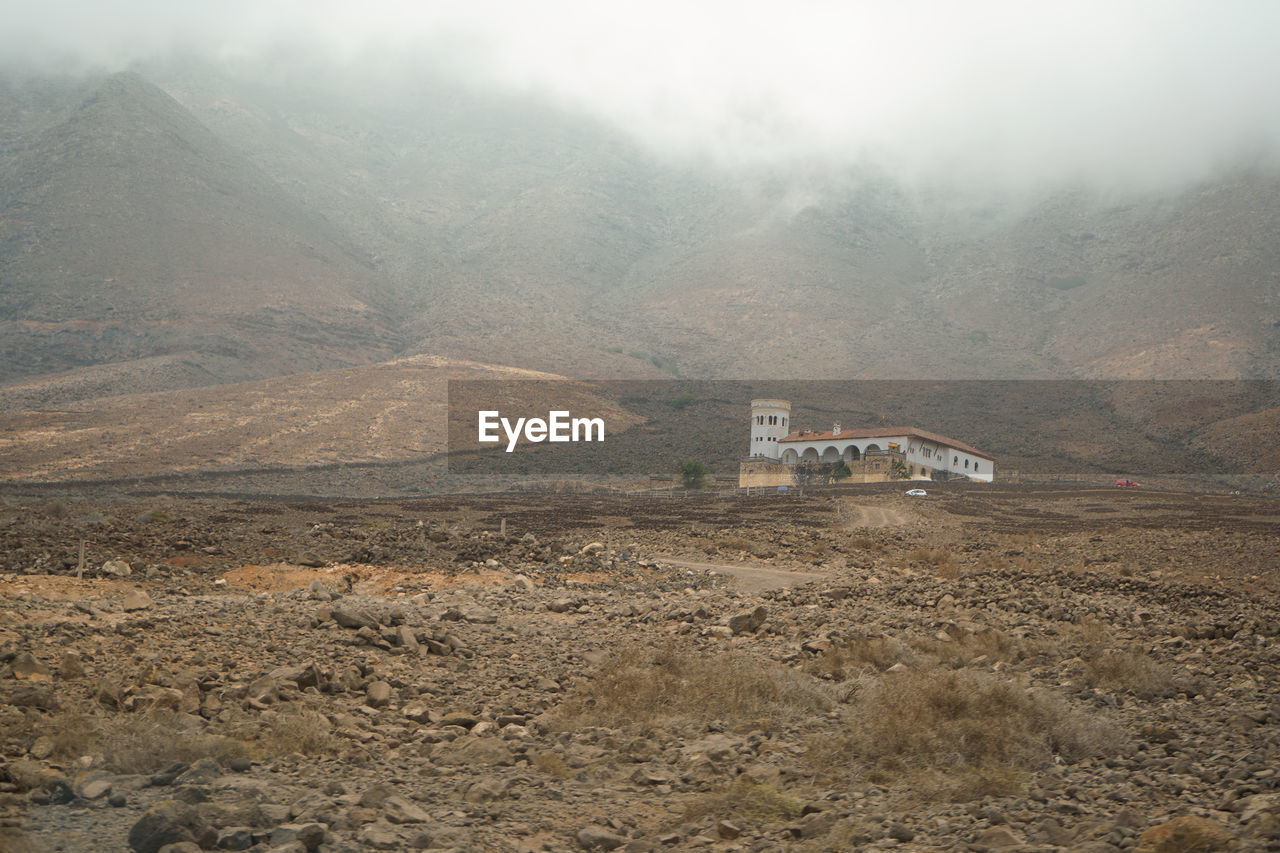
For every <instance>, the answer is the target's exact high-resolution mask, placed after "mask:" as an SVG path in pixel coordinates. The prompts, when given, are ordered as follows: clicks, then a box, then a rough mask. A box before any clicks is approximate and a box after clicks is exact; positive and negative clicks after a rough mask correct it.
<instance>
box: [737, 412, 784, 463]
mask: <svg viewBox="0 0 1280 853" xmlns="http://www.w3.org/2000/svg"><path fill="white" fill-rule="evenodd" d="M790 432H791V402H790V401H788V400H752V401H751V450H750V451H749V452H748V454H747V455H748V456H764V457H767V458H769V459H780V458H782V448H781V447H779V446H778V442H779V441H780V440H781V439H783V438H786V436H787V434H788V433H790Z"/></svg>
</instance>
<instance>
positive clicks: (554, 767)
mask: <svg viewBox="0 0 1280 853" xmlns="http://www.w3.org/2000/svg"><path fill="white" fill-rule="evenodd" d="M529 763H530V764H532V765H533V766H534V767H536V768H537V769H538V770H541V771H542V772H543V773H546V774H547V775H548V776H554V777H556V778H557V779H568V778H569V777H570V776H572V775H573V768H571V767H570V766H569V764H568V763H567V762H566V761H565V760H564V759H563V758H561V757H560V756H558V755H556V754H555V753H554V752H552V751H551V750H549V749H546V750H537V751H531V752H530V753H529Z"/></svg>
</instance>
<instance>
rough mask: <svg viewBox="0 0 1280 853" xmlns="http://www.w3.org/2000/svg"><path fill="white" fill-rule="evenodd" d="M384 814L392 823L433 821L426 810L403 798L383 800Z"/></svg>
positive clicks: (396, 797)
mask: <svg viewBox="0 0 1280 853" xmlns="http://www.w3.org/2000/svg"><path fill="white" fill-rule="evenodd" d="M382 813H383V816H384V817H386V819H387V820H388V821H390V822H391V823H426V822H427V821H429V820H431V815H429V814H428V813H427V811H426V809H424V808H422V807H421V806H419V805H418V804H417V803H415V802H413V801H412V800H409V799H406V798H405V797H401V796H390V797H387V798H386V799H385V800H383V802H382Z"/></svg>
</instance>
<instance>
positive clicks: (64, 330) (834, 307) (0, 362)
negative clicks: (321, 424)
mask: <svg viewBox="0 0 1280 853" xmlns="http://www.w3.org/2000/svg"><path fill="white" fill-rule="evenodd" d="M1277 233H1280V174H1278V173H1277V172H1276V170H1274V169H1268V168H1264V167H1263V166H1262V165H1255V166H1253V167H1248V168H1245V167H1241V168H1239V169H1237V170H1235V171H1230V172H1224V173H1222V174H1221V175H1219V176H1218V177H1217V178H1215V179H1213V180H1211V181H1205V182H1202V183H1200V184H1197V185H1194V186H1190V185H1188V186H1183V187H1181V188H1180V189H1176V190H1168V191H1166V192H1164V193H1160V194H1157V193H1147V194H1137V193H1129V194H1122V193H1119V192H1113V193H1104V192H1100V191H1098V190H1096V189H1087V188H1083V187H1081V188H1065V189H1058V190H1055V191H1052V192H1049V191H1045V192H1041V193H1039V194H1027V195H1024V196H1022V197H1019V198H1009V199H1005V200H1000V199H996V198H995V197H991V198H988V199H983V200H981V201H980V202H979V201H975V200H974V199H971V198H959V197H953V196H947V195H946V194H945V193H944V192H943V191H942V190H941V189H939V188H928V187H921V186H915V187H908V186H905V185H902V184H900V183H898V182H896V181H895V180H893V179H892V178H891V177H889V176H888V175H885V174H883V173H879V172H877V171H875V170H874V169H871V168H869V167H860V168H853V167H841V168H834V167H832V168H828V167H824V166H820V165H812V164H811V165H809V166H806V167H804V168H797V169H793V170H783V169H780V168H778V169H773V168H767V167H756V168H753V169H745V168H744V169H739V170H736V171H733V170H725V169H716V168H712V167H711V166H709V165H707V164H705V163H699V162H697V161H694V160H691V159H678V158H674V157H667V156H659V155H657V154H655V153H653V152H651V151H648V150H645V149H643V148H642V147H640V145H639V144H638V143H637V142H635V141H634V140H632V139H630V138H628V137H627V136H625V135H624V134H623V133H622V132H621V131H619V130H618V129H616V128H613V127H610V126H609V125H607V124H604V123H602V122H601V121H599V120H597V119H595V118H592V117H590V116H586V115H582V114H579V113H575V112H573V111H572V110H568V109H565V108H563V107H561V106H557V105H554V104H551V103H548V102H546V101H542V100H539V99H538V98H537V97H535V96H532V95H528V94H518V93H517V94H498V93H495V92H486V91H484V90H482V89H480V88H477V87H471V88H467V87H463V86H460V85H457V84H455V83H453V82H450V81H448V80H446V79H444V78H443V77H441V78H420V79H416V80H415V81H414V82H412V83H407V82H406V83H404V84H403V85H400V84H397V85H395V86H375V85H371V84H370V83H369V81H368V80H367V79H365V78H362V77H359V76H358V75H352V76H351V77H350V78H349V79H348V78H345V77H344V78H335V77H332V76H330V77H326V76H324V75H311V76H306V75H296V74H295V75H289V74H283V73H281V74H268V73H257V72H255V73H247V72H237V71H235V70H230V69H228V68H225V67H216V66H213V65H208V64H206V65H197V64H190V63H187V64H176V63H174V64H167V65H153V66H147V67H139V68H138V69H136V70H135V71H133V72H128V73H122V74H116V75H112V76H108V77H101V78H74V79H73V78H65V79H49V78H25V79H19V78H16V77H12V76H9V77H3V76H0V412H3V413H4V416H5V418H6V419H7V420H6V423H9V424H11V425H15V424H21V423H26V424H27V425H28V426H27V427H22V429H23V430H27V432H26V433H24V434H28V435H34V433H32V432H31V431H30V429H35V430H36V432H38V431H39V430H38V429H36V426H38V425H39V424H41V423H43V421H41V419H40V417H32V418H30V419H28V420H27V421H23V420H22V418H23V416H24V413H41V412H43V413H46V414H48V413H56V412H64V411H65V412H70V413H71V414H72V415H74V414H75V413H77V412H93V413H96V414H97V415H101V416H102V417H106V418H116V417H120V416H122V415H121V413H122V412H123V411H126V410H127V405H126V406H125V409H121V408H119V407H118V406H117V402H118V401H121V400H126V399H129V400H136V399H138V395H160V396H150V397H147V405H148V406H149V407H153V408H154V407H159V410H160V412H161V413H163V411H164V410H165V409H166V408H167V407H169V406H170V404H171V402H170V401H171V400H176V399H179V398H178V397H165V396H163V395H165V394H180V393H181V392H183V391H184V390H187V389H195V388H202V387H208V388H213V389H216V388H219V387H221V386H224V385H226V386H228V387H232V386H234V387H236V388H248V387H257V386H254V385H253V383H255V382H259V381H266V380H270V381H269V382H268V384H266V385H263V386H261V387H262V388H265V389H269V393H270V394H272V395H278V396H279V397H281V399H282V408H281V409H280V411H285V412H290V411H293V409H292V408H291V406H290V404H289V398H290V397H291V395H293V394H295V393H296V394H297V395H300V397H299V399H302V398H304V397H305V396H306V394H305V392H304V391H303V388H304V386H305V384H306V383H305V382H304V380H303V379H302V378H301V377H303V376H319V375H324V376H325V377H326V379H325V382H326V383H329V385H328V386H326V387H331V391H326V394H330V393H332V394H333V395H338V396H340V392H339V391H338V390H332V389H340V388H343V387H346V386H348V385H349V390H348V391H347V392H346V393H347V394H348V397H349V399H350V400H351V401H359V400H360V399H361V395H362V393H363V390H364V389H363V384H364V383H365V382H366V381H367V380H368V377H369V376H371V375H373V374H369V373H366V372H365V371H366V370H370V369H372V367H371V366H372V365H377V364H385V363H398V362H399V361H400V360H403V359H413V358H419V357H423V358H427V357H429V358H440V359H444V360H445V361H446V362H448V363H453V362H455V361H465V362H473V363H477V364H482V365H489V366H490V367H489V368H486V369H495V370H496V369H499V368H498V367H495V366H504V365H505V366H514V367H518V368H527V369H533V370H538V371H545V372H549V373H554V374H558V375H563V376H569V377H578V378H628V377H630V378H670V377H672V376H673V375H674V376H679V377H693V378H746V379H753V380H765V379H851V378H859V379H906V378H920V379H931V380H954V379H975V378H989V379H997V378H999V379H1011V378H1058V379H1096V380H1130V379H1172V378H1181V379H1218V380H1221V379H1271V380H1274V379H1276V378H1278V377H1280V243H1278V242H1277V241H1276V240H1275V235H1276V234H1277ZM290 377H294V378H296V384H291V382H290ZM307 381H310V380H307ZM433 387H435V386H433ZM1187 387H1191V386H1187ZM437 390H438V389H437ZM210 393H213V394H215V396H216V394H217V393H218V392H216V391H211V392H210ZM1164 393H1165V392H1163V391H1162V392H1161V394H1164ZM1188 394H1191V392H1188ZM1118 396H1119V397H1120V398H1121V399H1122V400H1125V401H1127V402H1126V405H1127V406H1129V409H1128V410H1127V411H1128V412H1129V414H1126V415H1125V418H1126V423H1129V424H1130V425H1131V426H1132V428H1134V429H1137V430H1139V431H1142V430H1148V431H1149V433H1150V434H1151V435H1152V436H1155V437H1156V439H1158V441H1168V442H1174V443H1175V444H1177V445H1178V446H1179V447H1180V448H1181V450H1179V452H1180V453H1181V452H1183V451H1185V452H1186V453H1188V454H1190V455H1189V456H1187V458H1188V459H1194V458H1195V452H1193V450H1194V448H1195V447H1200V448H1201V449H1202V450H1203V452H1204V453H1206V454H1208V455H1209V456H1213V457H1214V458H1219V459H1221V458H1226V457H1227V456H1230V453H1225V452H1224V451H1223V443H1224V442H1228V441H1231V440H1233V438H1232V437H1236V438H1238V437H1240V436H1242V435H1244V434H1246V433H1248V432H1249V431H1250V430H1255V429H1257V428H1258V426H1259V424H1261V425H1264V426H1265V425H1267V424H1271V423H1272V422H1273V421H1275V417H1274V413H1273V412H1272V411H1271V409H1270V408H1269V407H1271V406H1272V405H1273V403H1274V400H1273V399H1272V398H1271V397H1267V396H1266V395H1264V396H1263V398H1260V399H1259V400H1257V401H1253V402H1250V403H1249V405H1240V406H1231V407H1226V408H1221V409H1220V410H1219V409H1215V408H1214V407H1213V406H1205V407H1202V408H1201V409H1196V411H1204V412H1207V414H1206V415H1205V416H1204V417H1203V418H1200V419H1199V420H1197V421H1196V422H1195V423H1194V424H1183V423H1182V422H1181V421H1180V420H1178V418H1177V417H1174V416H1173V415H1172V414H1171V413H1177V412H1178V411H1180V409H1179V405H1180V403H1178V402H1177V401H1173V402H1171V401H1170V400H1167V399H1164V398H1163V397H1162V398H1161V399H1160V400H1159V401H1158V405H1157V404H1156V403H1153V402H1152V401H1151V400H1150V399H1148V397H1149V396H1150V395H1149V393H1148V392H1147V391H1146V390H1144V389H1142V388H1141V387H1139V386H1134V390H1131V391H1128V392H1118ZM1219 396H1221V395H1219ZM1201 397H1204V395H1202V394H1199V392H1196V393H1195V394H1191V396H1188V397H1187V398H1186V400H1185V401H1182V402H1186V403H1188V405H1190V404H1191V403H1194V401H1195V400H1196V399H1200V398H1201ZM1210 398H1214V397H1213V394H1210V395H1208V397H1205V399H1210ZM202 399H203V398H202ZM210 399H213V398H210ZM228 399H229V400H231V401H232V402H229V403H227V404H226V405H221V404H219V405H220V408H219V409H218V410H219V411H223V412H224V414H225V413H227V412H230V411H231V410H232V408H234V405H233V404H234V402H235V401H236V400H239V399H240V398H238V397H234V396H233V397H231V398H228ZM111 401H117V402H111ZM436 402H439V401H436ZM974 403H975V404H976V401H974ZM195 405H197V406H198V405H199V403H196V404H195ZM946 405H947V406H951V407H961V406H964V405H966V402H965V400H964V399H962V398H959V397H956V396H954V395H953V396H951V397H947V398H946ZM179 408H181V407H179ZM856 408H857V407H856V406H853V407H852V408H851V409H849V411H853V410H855V409H856ZM1192 408H1194V406H1193V407H1192ZM351 411H356V412H358V411H359V407H358V404H357V403H356V402H353V408H352V409H351ZM1215 411H1216V412H1217V415H1214V414H1213V413H1214V412H1215ZM944 414H945V413H944ZM952 414H954V412H953V413H952ZM909 415H910V412H906V413H904V416H909ZM175 417H176V415H175ZM15 418H16V420H14V419H15ZM1215 418H1216V420H1215ZM909 419H910V420H911V421H913V422H916V421H919V422H922V423H923V422H925V421H927V420H928V413H927V412H926V413H922V415H921V416H919V417H910V418H909ZM960 421H961V422H963V419H962V418H961V419H960ZM1218 421H1221V424H1220V425H1218ZM184 422H185V421H184ZM273 422H274V421H273ZM59 423H61V422H59ZM67 423H68V424H72V425H74V423H78V421H76V419H75V418H74V417H72V418H71V420H69V421H67ZM1090 423H1094V422H1093V421H1090ZM32 425H35V426H32ZM28 427H30V429H28ZM13 428H14V429H18V427H17V426H14V427H13ZM149 428H150V429H157V428H158V427H157V426H156V425H155V424H152V426H151V427H149ZM58 429H59V430H60V431H69V432H67V434H68V435H70V432H74V430H73V429H72V428H71V427H66V430H63V428H62V427H59V428H58ZM353 430H354V431H353V432H352V434H351V435H350V436H349V437H348V438H347V439H346V441H347V442H348V443H349V447H347V449H345V450H341V451H340V452H339V451H332V453H336V454H337V455H338V456H339V457H341V456H347V457H349V458H354V457H358V456H360V453H359V452H357V451H358V447H359V441H360V435H361V433H360V431H359V430H358V429H354V427H353ZM1273 432H1274V430H1271V433H1273ZM1271 433H1268V434H1271ZM60 434H61V433H60ZM219 435H223V437H224V438H225V441H226V442H227V443H228V446H229V447H231V448H234V445H235V439H234V435H233V433H225V434H224V433H222V432H220V433H219ZM255 435H256V433H255ZM228 436H230V437H228ZM333 440H334V441H338V439H337V438H336V437H335V438H334V439H333ZM57 446H58V447H62V448H64V449H65V450H66V452H67V453H73V452H79V451H75V448H76V447H77V446H78V445H76V444H75V440H73V439H71V438H67V437H66V436H63V437H62V438H60V439H59V443H58V444H57ZM182 446H183V445H182V444H181V442H176V440H175V443H174V444H173V447H179V448H180V447H182ZM281 446H282V447H285V446H287V447H292V448H294V449H295V450H296V452H297V454H298V459H297V460H296V461H297V462H298V464H309V463H311V462H315V461H317V460H318V459H319V458H320V457H319V456H317V455H316V453H315V452H313V450H314V449H312V450H307V449H305V448H307V447H310V445H306V443H305V442H304V443H294V444H288V445H281ZM1171 446H1172V445H1171ZM1188 448H1191V449H1188ZM228 453H230V454H231V456H234V453H231V451H230V450H228V451H226V452H225V453H224V451H222V450H219V451H218V454H221V455H218V454H215V456H217V458H223V457H227V458H231V457H230V456H228V455H227V454H228ZM332 453H331V451H330V450H326V451H325V453H324V454H320V455H321V456H324V458H329V455H332ZM326 454H328V455H326ZM180 455H181V454H180V453H177V452H175V453H174V454H173V460H174V461H173V464H174V465H175V466H178V467H179V468H180V467H181V465H180V464H179V461H178V457H179V456H180ZM286 456H287V453H284V452H283V451H282V452H280V453H275V454H274V455H273V456H272V457H271V461H272V464H285V462H286V460H285V457H286ZM1264 456H1265V453H1263V452H1262V451H1261V450H1258V449H1257V448H1251V449H1249V450H1248V451H1247V452H1242V454H1241V455H1240V458H1239V459H1238V460H1237V463H1238V464H1239V465H1240V466H1244V467H1252V468H1255V469H1256V468H1257V462H1256V460H1258V459H1260V458H1263V457H1264ZM95 458H97V457H96V456H95ZM103 458H106V457H103ZM210 458H213V457H210ZM1029 458H1030V457H1029ZM41 460H42V461H41V465H45V466H46V467H47V466H48V465H52V464H54V463H51V462H49V461H48V458H46V456H42V457H41ZM114 464H115V463H112V465H114ZM1187 464H1188V465H1191V464H1193V463H1192V462H1188V463H1187ZM90 467H92V466H90ZM42 470H44V469H42ZM85 470H88V469H87V468H86V469H85ZM103 470H105V469H103Z"/></svg>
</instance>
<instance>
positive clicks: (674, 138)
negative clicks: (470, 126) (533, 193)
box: [0, 0, 1280, 186]
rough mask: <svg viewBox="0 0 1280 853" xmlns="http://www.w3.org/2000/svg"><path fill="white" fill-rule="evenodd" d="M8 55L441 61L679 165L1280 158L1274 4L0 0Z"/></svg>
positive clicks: (1150, 166) (1153, 164) (917, 170)
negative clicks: (545, 99) (539, 99)
mask: <svg viewBox="0 0 1280 853" xmlns="http://www.w3.org/2000/svg"><path fill="white" fill-rule="evenodd" d="M0 9H2V10H3V13H2V16H0V20H2V21H3V31H2V32H0V51H3V53H4V55H5V56H6V57H7V58H10V59H14V60H29V59H34V60H37V61H39V62H41V63H43V64H45V65H46V66H49V65H52V66H55V67H66V68H106V69H115V68H120V67H124V66H127V65H128V64H129V63H130V62H133V61H136V60H141V59H152V58H157V57H162V56H166V55H170V54H174V53H177V54H182V53H187V52H191V53H197V54H200V55H204V56H210V57H214V58H219V59H227V60H236V61H240V62H249V61H254V60H256V59H258V58H261V57H264V56H272V55H276V56H278V55H281V52H282V51H283V52H285V53H286V54H287V55H290V56H293V57H306V58H308V61H324V62H330V61H331V62H334V63H338V64H339V65H340V66H342V67H345V68H347V69H350V70H351V71H352V73H363V72H367V71H369V70H370V69H378V70H379V72H380V73H384V74H385V73H391V74H399V73H403V72H402V71H399V70H394V69H399V68H400V67H401V66H399V65H397V64H396V63H395V62H392V61H390V60H389V59H388V57H414V58H416V59H424V58H425V59H430V60H432V61H436V62H445V63H446V64H448V66H449V67H450V68H452V69H454V70H455V71H456V73H458V74H460V75H462V76H464V77H465V78H466V79H468V80H470V81H473V82H475V81H482V82H488V83H493V84H495V85H499V86H503V87H507V88H515V89H527V90H531V91H537V92H539V93H542V94H544V95H550V96H551V97H553V98H554V99H556V100H559V101H561V102H563V103H565V104H567V105H572V106H574V107H576V108H580V109H585V110H587V111H589V112H592V113H594V114H597V115H600V116H602V117H603V118H605V119H607V120H610V121H612V122H614V123H616V124H618V125H620V126H621V127H623V128H625V129H627V130H630V131H633V132H635V133H636V134H638V135H639V136H641V137H642V138H643V139H644V140H645V141H646V142H647V143H649V144H650V145H652V146H654V147H656V148H658V149H660V150H663V151H668V152H672V153H677V154H681V155H694V156H700V157H711V158H714V159H715V160H717V161H719V162H722V163H725V164H728V165H739V164H746V165H753V164H758V163H761V162H765V163H773V162H780V163H790V162H792V161H799V162H803V163H808V164H810V165H813V164H821V163H824V162H828V161H834V162H846V161H872V162H875V163H878V164H881V165H883V166H885V167H887V168H889V169H891V170H892V171H894V172H895V173H898V174H901V175H905V176H908V177H919V178H937V177H939V176H951V177H953V178H957V179H959V180H960V182H961V183H965V182H974V183H979V184H982V183H992V184H1007V185H1010V186H1023V185H1027V184H1032V185H1034V184H1037V183H1042V182H1053V183H1057V182H1061V181H1064V180H1065V181H1070V180H1075V179H1089V180H1094V181H1099V182H1103V183H1106V184H1114V183H1117V182H1120V183H1128V184H1134V185H1138V186H1144V185H1160V184H1163V183H1166V182H1170V181H1182V180H1188V179H1195V178H1199V177H1203V176H1204V175H1206V174H1208V173H1210V172H1211V171H1212V170H1214V169H1216V168H1218V167H1219V166H1221V165H1223V164H1227V163H1231V162H1235V161H1238V160H1239V159H1241V158H1248V157H1256V156H1257V155H1258V154H1259V153H1261V152H1264V151H1265V152H1271V151H1275V150H1277V149H1280V48H1278V46H1280V1H1278V0H1234V2H1233V0H1216V2H1184V1H1180V0H1150V2H1126V0H1107V1H1106V2H1095V1H1094V0H1072V2H1047V0H1017V2H1012V1H1011V2H987V0H963V1H962V2H943V0H937V2H912V0H895V2H884V0H881V1H880V2H874V3H872V2H866V3H864V2H849V1H846V2H790V3H786V4H782V3H759V2H751V0H735V2H721V0H713V1H712V2H696V0H694V1H693V2H691V0H685V2H679V3H677V2H666V0H648V2H645V3H629V2H618V0H593V2H570V1H569V0H537V2H494V0H466V2H455V3H432V2H411V0H362V2H358V3H357V2H335V1H334V0H285V1H284V2H270V0H218V2H213V0H202V1H201V2H193V1H192V0H187V2H184V0H111V2H103V0H64V2H46V3H27V2H17V0H0Z"/></svg>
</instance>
